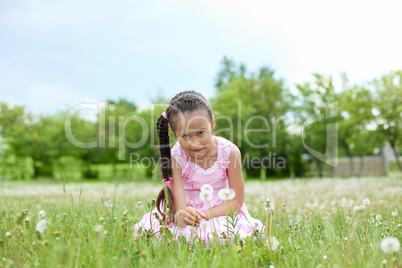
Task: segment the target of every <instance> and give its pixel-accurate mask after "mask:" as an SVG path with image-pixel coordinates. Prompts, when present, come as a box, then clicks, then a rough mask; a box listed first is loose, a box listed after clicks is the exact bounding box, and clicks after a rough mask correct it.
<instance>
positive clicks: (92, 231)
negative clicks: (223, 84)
mask: <svg viewBox="0 0 402 268" xmlns="http://www.w3.org/2000/svg"><path fill="white" fill-rule="evenodd" d="M161 186H162V184H155V183H147V182H141V183H120V184H111V183H109V184H108V183H99V184H97V183H83V184H79V183H74V184H67V185H66V186H65V192H64V191H63V184H62V182H60V183H53V184H49V185H47V184H45V183H43V182H42V183H38V182H31V183H29V184H22V183H13V182H0V240H1V241H0V267H20V266H29V267H31V266H33V267H36V266H38V267H131V266H133V267H138V266H139V267H161V266H163V267H244V266H250V267H261V266H262V267H269V266H270V265H273V266H274V267H345V260H346V258H347V257H346V256H347V253H348V248H349V250H350V253H349V257H348V265H349V267H391V262H392V261H394V258H396V261H397V262H398V263H399V265H401V262H402V261H401V250H399V252H396V253H394V254H393V255H392V256H388V255H386V254H384V253H383V252H382V251H381V249H380V243H381V241H382V239H383V238H384V237H388V236H393V237H396V238H398V239H399V241H402V235H401V231H402V229H401V217H400V215H401V214H402V197H401V193H402V180H401V179H397V178H392V179H390V178H359V179H306V180H281V181H274V182H270V181H268V182H255V181H253V182H247V183H246V197H245V203H246V204H247V206H248V208H249V211H250V214H251V215H252V216H253V217H255V218H258V219H260V220H262V221H263V222H265V219H266V214H265V210H264V207H263V205H262V203H261V197H264V198H267V197H273V198H274V200H275V203H276V208H275V210H274V214H273V219H272V235H273V236H275V237H276V238H277V239H278V240H279V241H280V244H279V247H278V248H277V249H276V250H275V251H271V250H269V248H268V247H267V246H266V245H265V243H264V240H263V238H262V237H263V236H261V235H260V234H256V237H249V238H247V239H245V240H242V239H240V238H239V237H236V238H235V239H234V241H233V242H232V243H227V244H225V245H221V244H219V243H212V244H210V246H206V245H204V244H203V243H202V242H201V241H198V242H195V243H193V244H189V243H187V242H185V241H183V240H180V242H176V241H171V240H170V239H169V238H168V237H169V236H167V238H166V239H162V240H158V239H157V238H156V237H155V236H151V235H145V236H140V237H133V235H132V231H131V228H132V226H133V225H134V224H135V223H136V222H138V221H139V220H140V218H141V217H142V216H143V215H144V214H145V213H146V212H148V208H147V207H146V206H144V204H146V203H147V202H149V201H150V200H152V199H153V198H155V197H156V194H157V193H158V192H159V190H160V189H161ZM365 198H369V199H370V201H371V202H370V205H368V206H367V208H366V209H365V210H363V211H362V212H358V211H355V210H354V207H355V206H358V205H361V204H362V201H363V199H365ZM108 200H111V201H112V203H113V207H112V208H109V207H107V206H105V204H104V203H105V202H106V201H108ZM137 202H142V204H143V205H142V206H141V208H140V209H137V208H136V204H137ZM282 203H286V207H287V210H286V212H285V213H282V211H281V208H282ZM26 210H28V211H27V212H26ZM40 210H44V211H45V212H46V216H45V219H46V220H47V221H48V228H47V231H46V232H45V233H44V234H40V233H38V232H37V231H35V228H36V224H37V222H38V221H39V220H40V216H39V215H38V212H39V211H40ZM125 210H127V211H128V214H127V215H126V216H124V215H123V213H124V211H125ZM392 211H397V212H398V215H397V216H392V215H391V212H392ZM358 213H361V217H360V219H359V221H358V222H357V218H358ZM378 214H379V215H381V216H382V220H381V221H377V220H375V215H378ZM27 217H30V218H29V220H28V221H26V218H27ZM101 218H103V220H102V219H101ZM356 222H357V228H356V231H355V232H353V229H354V228H353V227H354V224H355V223H356ZM99 225H102V228H101V229H99V230H97V228H96V227H97V226H99ZM56 231H60V232H61V233H60V234H58V235H57V234H54V232H56ZM6 232H10V234H11V236H10V237H9V236H6ZM384 260H386V261H387V264H382V262H383V261H384ZM394 267H396V265H394Z"/></svg>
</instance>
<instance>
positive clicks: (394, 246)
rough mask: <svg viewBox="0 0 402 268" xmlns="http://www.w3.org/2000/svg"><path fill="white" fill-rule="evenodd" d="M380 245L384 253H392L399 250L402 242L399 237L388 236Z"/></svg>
mask: <svg viewBox="0 0 402 268" xmlns="http://www.w3.org/2000/svg"><path fill="white" fill-rule="evenodd" d="M380 247H381V250H382V251H383V252H384V253H387V254H390V253H393V252H396V251H398V250H399V248H400V247H401V243H400V242H399V240H398V238H395V237H387V238H385V239H384V240H382V242H381V244H380Z"/></svg>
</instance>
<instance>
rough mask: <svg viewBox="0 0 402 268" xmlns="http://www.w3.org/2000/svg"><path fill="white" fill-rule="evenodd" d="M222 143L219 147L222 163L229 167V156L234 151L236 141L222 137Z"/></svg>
mask: <svg viewBox="0 0 402 268" xmlns="http://www.w3.org/2000/svg"><path fill="white" fill-rule="evenodd" d="M220 139H221V143H220V144H219V148H218V150H220V155H221V159H219V161H220V163H221V164H222V165H223V167H225V168H228V166H229V163H230V161H229V157H230V153H231V151H232V148H233V146H236V145H234V143H232V142H231V141H229V140H227V139H224V138H221V137H220Z"/></svg>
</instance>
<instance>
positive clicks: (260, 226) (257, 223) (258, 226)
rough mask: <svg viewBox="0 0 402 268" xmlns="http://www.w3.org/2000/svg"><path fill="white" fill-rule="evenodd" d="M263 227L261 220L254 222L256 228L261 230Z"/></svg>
mask: <svg viewBox="0 0 402 268" xmlns="http://www.w3.org/2000/svg"><path fill="white" fill-rule="evenodd" d="M261 228H262V224H261V223H260V222H259V221H255V222H254V230H258V231H260V230H261Z"/></svg>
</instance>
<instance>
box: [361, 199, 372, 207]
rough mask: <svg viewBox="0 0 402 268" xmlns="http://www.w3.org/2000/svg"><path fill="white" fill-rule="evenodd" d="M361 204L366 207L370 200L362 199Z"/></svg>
mask: <svg viewBox="0 0 402 268" xmlns="http://www.w3.org/2000/svg"><path fill="white" fill-rule="evenodd" d="M363 204H365V205H366V206H368V205H370V199H368V198H365V199H363Z"/></svg>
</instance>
